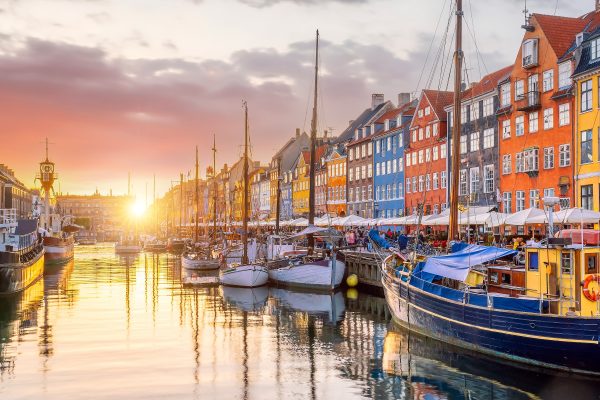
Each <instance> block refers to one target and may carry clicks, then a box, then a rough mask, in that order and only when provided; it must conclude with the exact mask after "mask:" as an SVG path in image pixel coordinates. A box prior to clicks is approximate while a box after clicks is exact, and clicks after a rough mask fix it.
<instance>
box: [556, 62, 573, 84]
mask: <svg viewBox="0 0 600 400" xmlns="http://www.w3.org/2000/svg"><path fill="white" fill-rule="evenodd" d="M571 83H572V81H571V61H566V62H564V63H562V64H558V88H559V89H564V88H567V87H569V86H571Z"/></svg>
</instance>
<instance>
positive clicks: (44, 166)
mask: <svg viewBox="0 0 600 400" xmlns="http://www.w3.org/2000/svg"><path fill="white" fill-rule="evenodd" d="M38 179H39V180H40V183H41V184H42V190H43V192H44V221H43V224H42V226H43V227H44V228H45V229H49V228H50V227H51V226H52V224H51V223H50V192H51V191H53V190H54V189H53V188H52V186H53V185H54V181H55V180H56V174H55V173H54V163H53V162H52V161H50V160H49V159H48V138H46V160H44V161H42V162H41V163H40V175H39V177H38Z"/></svg>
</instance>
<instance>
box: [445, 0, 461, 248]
mask: <svg viewBox="0 0 600 400" xmlns="http://www.w3.org/2000/svg"><path fill="white" fill-rule="evenodd" d="M462 16H463V11H462V0H456V50H455V52H454V113H453V114H452V118H453V124H452V125H453V129H452V131H451V132H452V164H451V167H450V172H451V174H452V183H451V184H450V226H449V227H448V243H450V241H451V240H454V239H457V238H458V186H459V176H460V154H459V153H460V128H461V121H460V116H461V109H460V100H461V99H460V91H461V84H462V77H461V72H462V59H463V52H462Z"/></svg>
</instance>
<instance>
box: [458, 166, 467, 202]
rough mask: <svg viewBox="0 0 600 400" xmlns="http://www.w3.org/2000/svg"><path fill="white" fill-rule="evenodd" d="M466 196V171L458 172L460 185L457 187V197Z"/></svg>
mask: <svg viewBox="0 0 600 400" xmlns="http://www.w3.org/2000/svg"><path fill="white" fill-rule="evenodd" d="M466 194H467V170H466V169H461V170H460V183H459V186H458V195H459V196H464V195H466Z"/></svg>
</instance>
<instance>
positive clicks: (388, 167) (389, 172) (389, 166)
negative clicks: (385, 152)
mask: <svg viewBox="0 0 600 400" xmlns="http://www.w3.org/2000/svg"><path fill="white" fill-rule="evenodd" d="M387 173H388V174H391V173H392V160H387Z"/></svg>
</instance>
